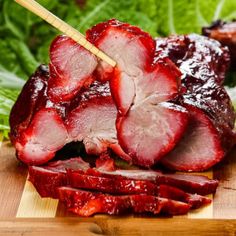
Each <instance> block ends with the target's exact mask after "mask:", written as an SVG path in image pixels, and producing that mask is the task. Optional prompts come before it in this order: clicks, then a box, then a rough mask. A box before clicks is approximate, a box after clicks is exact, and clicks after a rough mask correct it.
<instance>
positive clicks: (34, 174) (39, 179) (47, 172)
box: [29, 157, 90, 198]
mask: <svg viewBox="0 0 236 236" xmlns="http://www.w3.org/2000/svg"><path fill="white" fill-rule="evenodd" d="M89 167H90V166H89V164H88V163H87V162H84V161H83V160H82V159H81V158H80V157H77V158H71V159H68V160H64V161H54V162H49V163H48V164H47V165H44V166H29V181H30V182H31V183H32V184H33V185H34V187H35V188H36V190H37V192H38V193H39V194H40V196H41V197H52V198H58V196H57V188H58V187H60V186H64V185H67V176H66V169H71V170H82V171H83V170H87V169H88V168H89Z"/></svg>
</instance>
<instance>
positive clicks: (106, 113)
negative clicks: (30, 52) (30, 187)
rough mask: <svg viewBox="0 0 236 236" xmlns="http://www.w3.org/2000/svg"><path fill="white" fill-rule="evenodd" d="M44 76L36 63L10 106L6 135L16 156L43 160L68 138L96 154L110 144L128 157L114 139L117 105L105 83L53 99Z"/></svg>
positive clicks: (31, 161)
mask: <svg viewBox="0 0 236 236" xmlns="http://www.w3.org/2000/svg"><path fill="white" fill-rule="evenodd" d="M48 80H49V73H48V69H47V67H45V66H41V67H39V69H38V70H37V71H36V73H35V74H34V75H32V76H31V78H30V79H29V80H28V81H27V83H26V85H25V86H24V88H23V89H22V91H21V94H20V96H19V98H18V100H17V102H16V104H15V105H14V106H13V108H12V111H11V114H10V125H11V127H12V128H11V133H10V136H11V140H12V143H13V144H14V145H15V147H16V151H17V156H18V158H19V159H20V160H22V161H23V162H25V163H27V164H30V165H37V164H44V163H46V162H47V161H49V160H50V159H52V158H53V157H54V156H55V153H56V151H58V150H59V149H61V148H62V147H63V146H64V145H66V144H67V143H69V142H72V141H83V143H84V145H85V149H86V151H87V153H88V154H97V155H99V154H101V153H103V152H105V151H106V150H107V148H110V149H112V150H113V151H114V152H115V153H116V154H117V155H118V156H120V157H122V158H123V159H125V160H128V161H129V160H130V157H129V156H128V155H127V154H126V153H125V152H124V151H123V150H122V148H121V147H120V145H119V144H118V141H117V137H116V127H115V122H116V116H117V109H116V106H115V104H114V102H113V100H112V98H111V94H110V88H109V85H108V83H101V82H96V81H95V82H93V83H92V84H91V85H89V86H88V87H87V85H86V86H85V87H83V88H82V89H81V91H80V92H79V93H78V94H77V95H76V96H75V97H74V99H72V100H71V101H63V102H53V101H52V100H50V98H49V97H48V89H49V87H48V86H49V85H48ZM25 101H26V105H25ZM22 107H23V108H22Z"/></svg>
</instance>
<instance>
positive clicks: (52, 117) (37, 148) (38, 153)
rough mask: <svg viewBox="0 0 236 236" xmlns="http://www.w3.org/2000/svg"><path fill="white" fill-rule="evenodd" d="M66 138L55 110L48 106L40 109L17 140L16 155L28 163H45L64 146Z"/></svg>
mask: <svg viewBox="0 0 236 236" xmlns="http://www.w3.org/2000/svg"><path fill="white" fill-rule="evenodd" d="M67 138H68V137H67V131H66V128H65V127H64V124H63V121H62V120H61V118H60V116H59V115H58V114H57V112H56V111H55V110H54V109H50V108H44V109H41V110H40V111H39V112H37V113H36V114H35V116H34V119H33V120H32V122H31V124H30V126H29V127H28V128H27V130H26V131H25V132H24V133H23V134H22V137H20V139H19V140H17V142H16V144H15V146H16V150H17V155H18V157H19V159H21V160H22V161H23V162H25V163H27V164H30V165H40V164H43V163H46V162H47V161H49V160H50V159H52V158H53V157H54V154H55V152H56V151H57V150H59V149H60V148H62V147H63V146H64V144H65V143H66V140H67Z"/></svg>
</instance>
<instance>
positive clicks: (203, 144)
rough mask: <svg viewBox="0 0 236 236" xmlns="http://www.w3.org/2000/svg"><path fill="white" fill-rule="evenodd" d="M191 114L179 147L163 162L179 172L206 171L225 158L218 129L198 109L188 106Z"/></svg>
mask: <svg viewBox="0 0 236 236" xmlns="http://www.w3.org/2000/svg"><path fill="white" fill-rule="evenodd" d="M186 107H187V108H188V111H189V114H190V121H189V125H188V128H187V130H186V132H185V134H184V136H183V137H182V139H181V140H180V142H179V143H178V145H177V146H176V147H175V148H174V150H172V151H171V152H170V153H169V154H168V155H167V156H165V157H164V158H163V159H162V160H161V162H162V163H163V164H164V165H165V166H166V167H168V168H170V169H173V170H179V171H204V170H207V169H209V168H210V167H212V166H213V165H214V164H216V163H218V162H219V161H220V160H222V158H223V157H224V154H225V152H224V150H223V149H222V145H221V143H220V140H219V136H218V133H217V130H216V128H215V127H214V126H213V123H212V122H211V121H210V119H209V118H208V117H207V116H206V115H205V114H204V113H203V112H202V111H201V110H200V109H198V108H194V107H192V106H190V105H188V106H186Z"/></svg>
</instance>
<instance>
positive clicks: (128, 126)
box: [87, 20, 188, 167]
mask: <svg viewBox="0 0 236 236" xmlns="http://www.w3.org/2000/svg"><path fill="white" fill-rule="evenodd" d="M87 38H88V39H89V40H90V41H91V42H92V43H94V44H95V45H96V46H97V47H99V48H100V49H101V50H103V51H104V52H105V53H107V54H108V55H109V56H111V57H112V58H113V59H114V60H115V61H116V62H117V68H115V70H114V71H113V74H112V76H110V78H109V80H110V87H111V93H112V97H113V99H114V101H115V104H116V106H117V109H118V116H117V125H116V128H117V137H118V141H119V144H120V145H121V147H122V149H123V150H124V151H125V152H126V153H127V154H128V155H129V156H131V158H132V161H133V163H135V164H137V165H141V166H146V167H150V166H152V165H153V164H154V163H156V162H157V161H158V160H159V159H160V158H161V157H163V156H164V155H165V154H166V153H167V152H169V151H170V150H171V149H172V148H173V147H174V145H175V144H176V143H177V142H178V140H179V139H180V137H181V135H182V134H183V132H184V130H185V128H186V125H187V121H188V115H187V112H186V110H185V108H183V107H181V106H179V107H173V106H172V105H171V104H168V103H165V104H162V103H164V102H167V101H168V100H170V99H173V98H174V97H176V95H177V94H178V78H179V77H180V73H179V71H178V69H177V68H176V67H175V66H174V64H173V63H171V62H170V61H169V60H168V59H163V61H162V62H158V63H155V64H153V59H154V53H155V42H154V40H153V39H152V38H151V36H150V35H148V34H147V33H145V32H142V31H141V30H140V29H138V28H137V27H134V26H130V25H128V24H124V23H121V22H118V21H116V20H110V21H108V22H105V23H101V24H98V25H97V26H95V27H93V28H92V29H91V30H89V31H88V32H87ZM99 66H100V67H99V68H98V70H99V71H98V74H99V73H100V72H101V71H105V72H106V71H109V70H110V67H109V66H108V65H106V64H105V63H103V62H102V63H101V64H100V65H99ZM100 68H103V70H101V69H100ZM107 75H109V73H105V75H104V74H102V75H101V77H102V79H104V77H106V76H107ZM108 77H109V76H108ZM106 79H108V78H106ZM174 120H177V121H176V122H173V121H174ZM144 139H145V142H143V140H144ZM146 144H147V145H146Z"/></svg>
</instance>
